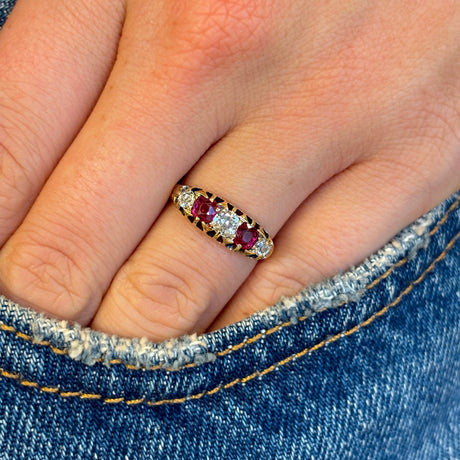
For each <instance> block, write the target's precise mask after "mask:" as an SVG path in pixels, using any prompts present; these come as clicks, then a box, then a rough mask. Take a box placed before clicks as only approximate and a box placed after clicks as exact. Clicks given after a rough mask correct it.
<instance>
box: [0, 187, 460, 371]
mask: <svg viewBox="0 0 460 460" xmlns="http://www.w3.org/2000/svg"><path fill="white" fill-rule="evenodd" d="M459 195H460V193H459V192H457V193H456V194H454V195H452V196H451V197H450V198H449V199H448V200H446V201H445V202H443V203H441V204H440V205H439V206H437V207H436V208H434V209H433V210H431V211H430V212H428V213H427V214H425V215H424V216H422V217H421V218H419V219H418V220H416V221H415V222H414V223H413V224H411V225H410V226H408V227H406V228H405V229H404V230H403V231H402V232H400V233H399V234H398V235H397V236H396V237H395V238H394V239H393V240H392V241H391V242H390V243H388V244H387V245H386V246H384V247H383V248H382V249H381V250H379V251H378V252H376V253H375V254H373V255H371V256H370V257H369V258H368V259H366V260H365V261H364V262H363V263H362V264H361V265H359V266H357V267H355V268H352V269H350V270H349V271H347V272H345V273H343V274H338V275H336V276H334V277H332V278H330V279H328V280H326V281H323V282H321V283H318V284H316V285H313V286H310V287H307V288H305V289H303V290H302V291H300V292H299V293H298V294H297V295H295V296H292V297H282V298H281V299H280V300H279V301H278V302H277V303H276V304H275V305H273V306H271V307H269V308H267V309H265V310H262V311H260V312H257V313H255V314H254V315H252V316H250V317H249V318H246V319H244V320H242V321H240V322H239V323H237V324H232V325H230V326H228V327H226V328H223V329H221V330H219V331H215V332H212V333H209V334H203V335H197V334H192V335H185V336H182V337H178V338H173V339H169V340H166V341H164V342H161V343H153V342H150V341H149V340H148V339H146V338H145V337H144V338H135V339H127V338H121V337H118V336H114V335H107V334H104V333H102V332H98V331H94V330H91V329H89V328H84V327H82V326H80V325H78V324H72V323H69V322H67V321H57V320H53V319H50V318H47V317H45V316H43V315H42V314H39V313H37V312H35V311H33V310H30V309H26V308H24V307H21V306H19V305H17V304H15V303H13V302H12V301H10V300H9V299H7V298H5V297H4V296H0V313H1V316H2V317H3V318H8V320H9V321H11V322H13V323H15V325H16V326H17V327H19V328H20V329H21V332H23V333H25V334H27V333H30V336H31V340H33V341H34V342H43V341H46V342H50V344H51V345H53V346H55V347H57V348H60V349H63V350H66V354H67V355H68V356H69V357H71V358H72V359H75V360H78V361H82V362H84V363H85V364H88V365H92V364H94V363H95V362H99V361H102V362H103V363H104V364H106V365H110V364H111V363H112V362H113V361H114V360H120V361H122V362H123V363H125V364H127V365H130V366H135V367H138V368H144V369H151V368H154V367H155V368H159V367H160V368H165V369H178V368H181V367H183V366H185V365H187V364H190V363H193V364H194V365H199V364H202V363H204V362H209V361H213V360H214V359H216V355H215V353H216V352H217V351H218V350H217V347H216V346H219V342H222V341H221V340H218V339H216V337H220V338H222V337H224V338H227V337H225V336H226V332H227V333H228V334H227V336H229V337H231V335H232V334H231V332H232V331H234V330H235V328H237V329H238V330H240V331H241V330H253V329H254V325H260V326H262V328H263V327H266V328H270V327H274V326H277V325H279V324H282V323H285V322H289V323H292V324H295V323H296V322H297V321H298V319H299V318H300V317H310V316H312V315H314V314H316V313H318V312H321V311H324V310H327V309H329V308H334V307H337V306H339V305H342V304H343V303H346V302H355V301H357V300H359V299H360V298H361V296H362V295H363V293H364V292H365V290H366V286H367V285H368V284H369V283H371V282H372V281H373V280H375V279H376V278H378V277H379V276H381V275H383V274H384V273H385V272H386V271H387V270H388V269H389V268H390V267H391V266H392V265H394V264H395V263H397V262H398V261H399V260H401V259H402V258H408V259H410V258H413V257H414V256H415V254H416V253H417V252H418V251H419V250H420V249H421V248H425V247H426V246H427V245H428V243H429V240H430V229H431V228H432V227H433V226H434V224H435V223H436V222H437V221H438V220H439V219H440V218H441V216H442V215H443V214H444V213H445V211H446V209H447V207H448V206H449V205H450V204H452V202H453V201H454V200H453V199H458V197H459ZM21 326H22V327H21ZM257 332H259V331H257ZM257 332H254V334H255V333H257ZM214 339H216V340H214Z"/></svg>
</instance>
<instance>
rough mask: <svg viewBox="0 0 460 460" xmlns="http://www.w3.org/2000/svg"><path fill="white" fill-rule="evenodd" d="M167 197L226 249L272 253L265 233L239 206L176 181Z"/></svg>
mask: <svg viewBox="0 0 460 460" xmlns="http://www.w3.org/2000/svg"><path fill="white" fill-rule="evenodd" d="M171 199H172V201H173V203H174V205H175V206H176V207H177V208H178V209H179V211H180V212H181V213H182V214H183V215H184V216H185V217H187V218H188V220H189V221H190V222H192V223H193V224H194V225H195V226H196V227H198V228H199V229H200V230H201V231H203V232H205V233H206V234H207V235H208V236H210V237H211V238H214V239H215V240H216V241H218V242H219V243H221V244H223V245H224V246H225V247H227V248H228V249H230V250H232V251H235V252H239V253H242V254H244V255H246V256H248V257H251V258H253V259H266V258H267V257H269V256H270V255H271V254H272V253H273V241H272V239H271V238H270V236H269V234H268V233H267V232H266V231H265V230H264V229H263V228H262V227H261V226H260V225H259V224H258V223H257V222H255V221H254V219H251V218H250V217H249V216H248V215H246V214H245V213H244V212H243V211H241V209H238V208H237V207H236V206H233V205H232V204H230V203H229V202H227V201H225V200H224V199H223V198H221V197H219V196H217V195H214V194H213V193H210V192H206V191H205V190H202V189H201V188H198V187H190V186H188V185H183V184H177V185H176V186H175V187H174V189H173V191H172V193H171Z"/></svg>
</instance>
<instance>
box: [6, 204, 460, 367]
mask: <svg viewBox="0 0 460 460" xmlns="http://www.w3.org/2000/svg"><path fill="white" fill-rule="evenodd" d="M459 203H460V196H459V197H458V198H457V200H456V201H454V202H453V203H452V204H451V205H450V207H449V209H448V210H447V211H446V212H445V213H444V215H443V217H442V218H441V219H440V220H439V222H438V223H437V224H436V226H435V227H433V229H432V230H431V231H430V233H429V235H430V236H433V235H434V234H435V233H436V232H438V231H439V229H440V227H441V226H442V225H443V224H444V222H445V221H446V220H447V218H448V217H449V215H450V214H451V213H452V212H453V211H454V210H455V208H456V207H457V206H458V205H459ZM407 261H408V258H407V257H404V258H403V259H401V260H400V261H399V262H397V263H395V264H394V265H392V266H391V267H390V268H389V269H388V270H387V271H386V272H385V273H384V274H383V275H381V276H380V277H378V278H376V279H375V280H374V281H372V282H371V283H370V284H368V285H367V286H366V287H365V289H366V290H369V289H372V288H373V287H374V286H376V285H377V284H378V283H380V282H381V281H383V280H384V279H385V278H387V277H388V276H389V275H390V274H391V273H392V272H393V270H394V269H396V268H398V267H400V266H401V265H404V264H405V263H406V262H407ZM346 303H347V301H346V300H344V301H342V302H340V303H339V304H338V305H337V306H336V307H335V308H339V307H341V306H342V305H344V304H346ZM310 317H311V316H300V317H299V318H297V323H298V322H302V321H305V320H306V319H308V318H310ZM293 324H294V323H292V321H286V322H284V323H281V324H278V325H276V326H274V327H272V328H270V329H268V330H267V331H265V332H263V333H262V332H260V333H258V334H256V335H255V336H253V337H250V338H249V339H246V340H243V341H242V342H240V343H237V344H236V345H232V347H231V348H226V349H225V350H221V351H218V352H216V353H215V355H216V357H221V356H226V355H228V354H230V353H233V352H234V351H237V350H239V349H241V348H244V347H245V346H247V345H250V344H252V343H255V342H258V341H259V340H260V339H262V338H264V337H267V336H269V335H271V334H273V333H275V332H276V331H278V330H280V329H282V328H284V327H288V326H292V325H293ZM0 330H4V331H7V332H13V333H14V334H16V336H18V337H20V338H21V339H23V340H26V341H29V342H32V343H33V344H35V345H42V346H46V347H49V348H50V349H51V351H53V352H54V353H56V354H58V355H67V354H68V350H62V349H60V348H57V347H55V346H53V345H52V344H51V343H50V342H48V341H45V340H42V341H40V340H35V339H34V338H33V337H32V336H30V335H27V334H24V333H23V332H19V331H17V330H16V329H15V328H14V327H12V326H8V325H6V324H3V323H0ZM103 361H104V360H103V359H102V358H99V359H97V360H96V361H95V362H103ZM108 364H112V365H113V364H121V365H123V366H124V367H126V368H127V369H129V370H140V369H145V367H139V366H134V365H132V364H127V363H125V362H124V361H123V360H121V359H119V358H115V359H112V360H110V361H109V363H108ZM196 366H198V364H196V363H188V364H184V365H183V366H181V367H178V368H175V369H172V368H164V367H163V366H161V365H157V366H153V367H151V368H149V369H148V370H149V371H155V370H165V371H170V372H175V371H179V370H181V369H184V368H191V367H196Z"/></svg>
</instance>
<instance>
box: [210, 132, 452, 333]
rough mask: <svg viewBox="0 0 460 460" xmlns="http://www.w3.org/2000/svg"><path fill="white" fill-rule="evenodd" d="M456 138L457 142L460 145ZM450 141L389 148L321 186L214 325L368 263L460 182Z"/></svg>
mask: <svg viewBox="0 0 460 460" xmlns="http://www.w3.org/2000/svg"><path fill="white" fill-rule="evenodd" d="M446 138H447V136H446V137H445V138H444V139H446ZM454 144H455V143H454ZM454 144H453V145H451V148H454V149H457V151H459V150H458V149H459V147H460V145H458V146H455V145H454ZM428 145H429V148H428ZM445 147H446V151H445V152H444V154H442V155H433V143H432V142H430V141H429V140H427V139H424V143H423V144H420V145H418V146H414V147H413V150H412V148H411V151H410V152H398V154H397V155H395V154H394V153H393V154H390V155H386V154H384V153H382V154H381V155H379V156H378V157H377V158H376V157H373V158H370V159H369V160H367V161H365V162H362V163H359V164H356V165H354V166H352V167H351V168H348V169H347V170H345V171H343V172H342V173H341V174H339V175H338V176H336V177H334V178H332V179H331V180H329V181H328V182H327V183H325V184H324V185H323V186H321V187H320V188H319V189H318V190H317V191H315V193H313V194H312V196H310V197H309V198H308V199H307V200H306V201H305V202H304V203H303V204H302V206H301V207H300V208H299V209H298V210H297V211H296V213H295V215H294V216H293V217H292V218H291V219H290V220H289V222H288V223H287V224H286V225H285V226H284V227H283V229H282V230H281V231H280V233H279V235H278V236H277V239H276V245H277V251H276V253H275V254H274V255H273V257H272V258H270V259H269V260H267V262H266V263H264V264H261V265H258V266H257V267H256V269H255V270H254V272H253V273H252V275H251V278H250V279H248V281H247V282H246V283H245V284H244V285H243V286H242V287H241V288H240V290H239V291H238V292H237V294H236V295H235V296H234V297H233V298H232V299H231V301H230V302H229V303H228V304H227V305H226V307H225V309H223V311H222V313H221V314H220V315H219V317H218V318H216V320H215V321H214V322H213V324H212V325H211V326H210V327H209V329H208V330H209V331H213V330H216V329H219V328H222V327H224V326H226V325H228V324H232V323H235V322H237V321H240V320H242V319H243V318H246V317H248V316H250V315H252V314H253V313H255V312H257V311H259V310H262V309H264V308H266V307H268V306H271V305H273V304H275V303H276V302H277V301H278V300H279V299H280V298H281V297H282V296H290V295H295V294H297V293H298V292H299V291H300V290H302V289H304V288H305V287H306V286H309V285H311V284H313V283H316V282H319V281H322V280H323V279H326V278H329V277H331V276H333V275H335V274H336V273H340V272H343V271H345V270H347V269H349V268H350V267H351V266H353V265H356V264H358V263H360V262H361V261H362V260H363V259H364V258H366V257H368V256H369V255H370V254H372V253H373V252H375V251H377V250H378V249H379V248H380V247H382V246H383V245H384V244H385V243H386V242H388V241H389V240H390V239H391V238H392V237H393V236H394V235H395V234H396V233H397V232H398V231H400V230H401V229H402V228H404V227H405V226H407V225H408V224H410V223H411V222H412V221H413V220H415V219H416V218H417V217H419V216H420V215H422V214H424V213H425V212H427V211H428V210H429V209H431V208H432V207H434V206H435V205H436V204H437V203H439V202H440V201H442V200H443V199H445V198H447V197H448V196H449V195H450V194H451V193H453V192H454V191H455V190H456V189H458V188H459V187H460V181H459V177H458V174H457V173H456V172H455V171H458V168H459V162H458V160H457V161H455V162H452V160H450V161H449V158H450V159H452V158H455V157H457V158H458V155H451V154H450V153H448V147H447V146H445ZM435 150H436V149H435ZM414 151H416V153H415V154H414ZM401 158H403V159H404V162H403V163H401Z"/></svg>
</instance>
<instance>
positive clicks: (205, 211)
mask: <svg viewBox="0 0 460 460" xmlns="http://www.w3.org/2000/svg"><path fill="white" fill-rule="evenodd" d="M216 209H217V203H216V202H215V201H212V202H211V200H208V198H206V197H205V196H203V195H200V196H199V197H198V198H197V199H196V200H195V202H194V203H193V206H192V216H193V217H198V219H200V220H201V221H202V222H205V223H206V224H209V223H210V222H212V220H213V219H214V216H215V215H216Z"/></svg>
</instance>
